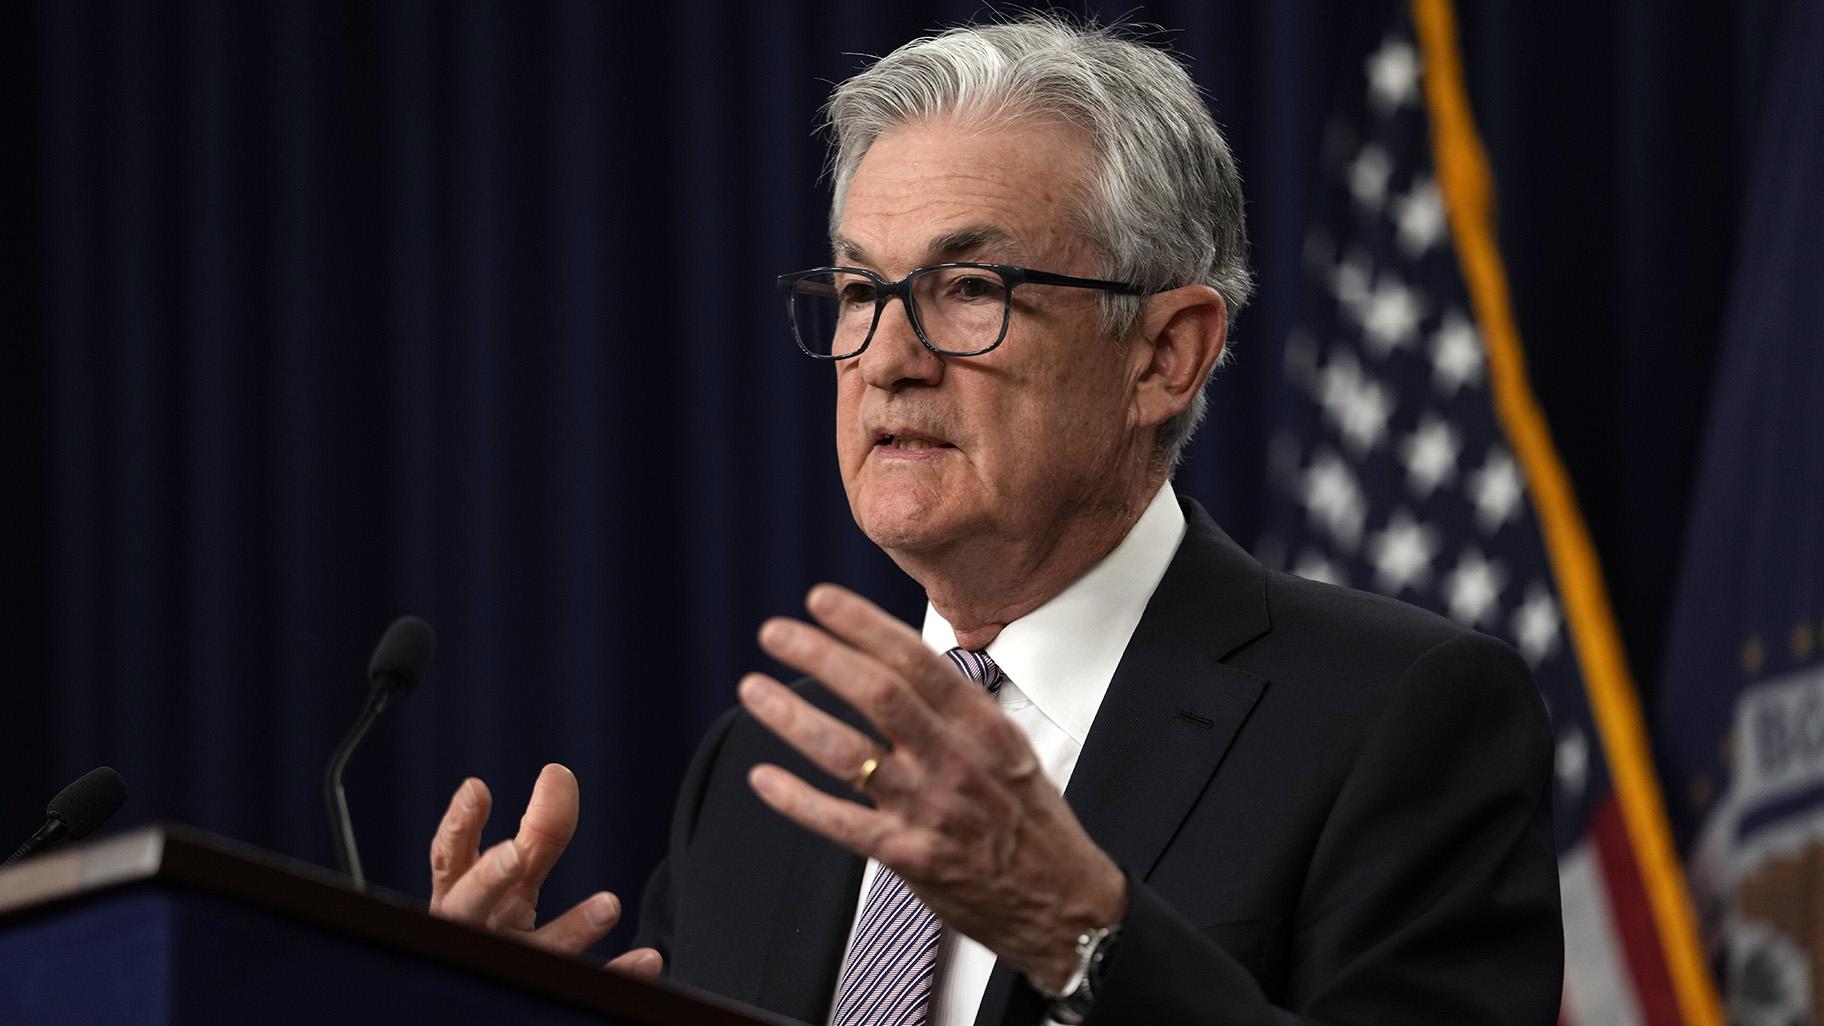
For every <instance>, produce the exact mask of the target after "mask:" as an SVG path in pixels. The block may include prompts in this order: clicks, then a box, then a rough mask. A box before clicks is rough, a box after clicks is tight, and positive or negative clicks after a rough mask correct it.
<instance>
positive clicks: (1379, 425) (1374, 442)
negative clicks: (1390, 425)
mask: <svg viewBox="0 0 1824 1026" xmlns="http://www.w3.org/2000/svg"><path fill="white" fill-rule="evenodd" d="M1318 392H1319V400H1318V401H1319V403H1320V404H1321V405H1322V406H1323V408H1324V411H1325V412H1326V413H1328V414H1329V415H1330V419H1331V420H1332V421H1334V422H1335V423H1336V430H1337V433H1339V434H1341V435H1342V436H1343V440H1344V441H1346V442H1348V443H1349V447H1350V448H1352V449H1354V450H1355V451H1356V452H1358V453H1364V452H1368V451H1369V450H1371V449H1373V448H1374V447H1376V446H1378V445H1380V444H1381V436H1382V435H1383V434H1385V433H1386V431H1387V418H1388V417H1390V416H1392V415H1393V396H1392V395H1390V394H1389V393H1388V391H1387V389H1386V387H1385V386H1383V385H1381V384H1380V383H1378V382H1376V381H1374V380H1373V379H1371V378H1368V377H1367V376H1365V375H1363V374H1362V368H1361V364H1359V363H1357V362H1356V360H1355V357H1354V356H1353V355H1352V354H1350V353H1348V352H1347V351H1345V352H1340V353H1337V354H1336V355H1335V356H1332V357H1331V358H1330V361H1329V362H1328V363H1326V364H1325V365H1324V369H1323V370H1322V371H1320V372H1319V374H1318Z"/></svg>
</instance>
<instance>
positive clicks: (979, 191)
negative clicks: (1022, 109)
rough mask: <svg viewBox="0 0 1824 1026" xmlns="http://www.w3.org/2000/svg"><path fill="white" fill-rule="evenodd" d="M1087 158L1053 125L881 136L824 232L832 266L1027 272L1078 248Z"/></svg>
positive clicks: (958, 127) (928, 127)
mask: <svg viewBox="0 0 1824 1026" xmlns="http://www.w3.org/2000/svg"><path fill="white" fill-rule="evenodd" d="M1091 161H1092V154H1091V152H1090V147H1089V143H1088V139H1087V134H1086V133H1084V132H1083V131H1082V130H1081V129H1079V128H1077V127H1076V126H1075V125H1072V124H1069V123H1067V122H1063V121H1060V120H1058V119H1055V118H1032V117H1027V118H1022V119H1016V120H1011V121H1002V122H999V123H996V124H994V125H977V124H973V123H963V124H958V123H957V122H955V121H953V120H949V119H943V120H935V121H925V122H918V123H914V124H909V125H902V126H899V127H897V128H895V129H893V130H891V131H889V132H885V133H882V134H881V136H880V137H879V138H877V139H876V140H874V143H873V144H872V145H871V146H870V147H869V148H868V151H867V153H866V154H865V155H864V156H863V158H862V160H861V161H860V162H859V163H858V164H857V166H856V169H855V172H854V174H853V175H851V176H850V178H849V180H848V181H847V182H843V183H839V186H840V187H841V188H842V189H843V190H844V192H843V196H842V199H843V205H842V206H840V207H839V208H838V211H839V212H838V219H837V221H836V223H835V224H833V225H832V229H831V232H830V251H831V254H832V255H833V256H834V257H835V258H836V260H837V261H838V262H840V263H846V264H860V265H865V266H870V267H883V266H885V265H886V264H889V263H893V264H899V263H904V262H906V261H916V262H919V263H931V262H942V261H946V260H980V261H984V262H992V263H1011V264H1022V265H1025V264H1030V263H1031V262H1032V261H1034V260H1044V259H1048V258H1054V257H1055V256H1061V255H1063V254H1061V253H1060V252H1059V250H1061V249H1074V248H1076V244H1077V243H1079V242H1081V241H1083V236H1084V232H1083V229H1084V225H1085V223H1086V219H1085V218H1084V216H1083V212H1084V209H1085V206H1086V204H1087V202H1088V201H1089V195H1088V192H1089V181H1090V171H1091Z"/></svg>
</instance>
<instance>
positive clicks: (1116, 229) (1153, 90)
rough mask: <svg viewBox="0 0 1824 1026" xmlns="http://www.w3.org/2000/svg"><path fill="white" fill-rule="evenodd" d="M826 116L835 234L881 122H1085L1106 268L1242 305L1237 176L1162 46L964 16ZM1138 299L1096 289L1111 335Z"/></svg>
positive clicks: (1100, 30)
mask: <svg viewBox="0 0 1824 1026" xmlns="http://www.w3.org/2000/svg"><path fill="white" fill-rule="evenodd" d="M825 114H826V117H827V119H828V126H829V129H830V131H831V133H832V134H833V135H834V137H835V143H836V153H835V158H834V162H833V165H832V173H833V177H834V180H835V198H834V201H833V202H832V204H831V207H830V226H831V231H832V233H834V231H835V230H836V226H837V224H838V223H839V222H840V221H841V219H842V205H843V200H844V198H845V197H846V196H847V194H848V190H849V184H850V182H851V181H852V180H853V179H854V177H855V170H856V168H857V167H859V166H860V164H861V160H862V157H864V156H865V155H866V154H867V152H868V148H869V147H870V146H872V145H873V144H874V141H875V140H876V139H878V138H880V136H882V135H883V134H885V133H887V132H888V131H890V130H892V129H894V128H896V127H899V126H901V125H906V124H911V123H914V122H918V121H924V120H929V119H933V118H938V117H959V118H967V119H970V120H972V121H976V122H978V123H988V122H994V121H1000V120H1007V119H1013V118H1022V117H1054V118H1059V119H1062V120H1064V121H1067V122H1069V123H1071V124H1075V125H1078V126H1080V127H1081V128H1083V129H1084V130H1085V131H1087V132H1088V134H1089V136H1090V138H1091V140H1092V144H1093V145H1094V147H1095V149H1096V156H1097V164H1096V166H1095V169H1094V171H1093V172H1092V174H1091V180H1090V183H1089V196H1088V197H1087V201H1086V203H1085V204H1084V209H1082V210H1080V211H1079V212H1078V219H1079V223H1078V225H1077V228H1078V230H1079V231H1081V232H1082V234H1083V236H1084V238H1086V239H1087V240H1088V241H1089V242H1090V243H1091V244H1092V245H1094V246H1095V247H1096V248H1097V249H1098V250H1099V251H1100V253H1101V256H1102V258H1103V260H1104V261H1105V262H1106V266H1105V267H1103V268H1102V270H1101V271H1100V272H1099V273H1100V274H1102V276H1104V277H1107V278H1113V279H1117V280H1120V281H1127V282H1132V283H1134V284H1136V285H1140V286H1142V287H1144V288H1146V289H1147V290H1149V291H1152V290H1158V289H1168V288H1176V287H1178V286H1181V285H1188V284H1192V283H1197V282H1201V283H1203V284H1206V285H1209V286H1211V287H1213V288H1214V289H1215V290H1216V291H1217V292H1218V293H1220V294H1221V296H1222V298H1223V301H1224V302H1225V303H1226V304H1227V305H1228V312H1229V318H1230V320H1231V322H1232V321H1233V319H1234V317H1235V315H1236V314H1238V313H1240V312H1241V309H1242V307H1243V306H1246V305H1247V302H1248V295H1249V293H1251V292H1252V291H1253V287H1254V283H1253V276H1252V275H1251V274H1250V273H1249V271H1248V236H1247V227H1246V225H1245V224H1244V223H1243V221H1242V199H1241V176H1240V173H1239V172H1238V171H1237V170H1236V168H1235V158H1234V157H1233V156H1231V155H1230V153H1229V146H1228V143H1227V142H1225V141H1224V140H1223V137H1222V132H1221V130H1220V129H1218V128H1217V127H1216V122H1215V120H1214V119H1213V118H1212V117H1211V116H1210V111H1209V108H1208V107H1206V106H1205V105H1204V102H1203V98H1202V96H1201V95H1200V94H1199V92H1198V89H1197V86H1196V84H1195V83H1193V82H1192V81H1191V77H1190V75H1189V74H1187V73H1186V72H1185V70H1184V68H1183V67H1182V66H1181V65H1180V64H1179V63H1178V62H1177V60H1175V59H1174V58H1173V57H1172V55H1171V54H1169V53H1167V52H1166V51H1164V50H1160V49H1157V48H1155V47H1152V46H1147V45H1144V44H1142V43H1140V42H1137V41H1135V40H1134V39H1132V38H1128V36H1127V35H1125V34H1123V33H1122V32H1120V31H1118V30H1116V29H1112V28H1106V27H1100V26H1097V25H1095V24H1093V23H1090V24H1085V25H1080V26H1079V25H1075V24H1072V23H1070V22H1067V21H1064V20H1062V19H1061V18H1058V17H1055V16H1050V15H1033V16H1029V17H1025V18H1022V19H1020V20H1018V21H1013V22H1008V23H1003V24H995V25H970V26H962V27H958V28H952V29H948V30H946V31H944V32H940V33H938V34H936V35H932V36H926V37H924V38H922V39H915V40H913V41H912V42H910V43H907V44H905V45H904V46H901V47H900V48H899V49H897V50H894V51H893V52H892V53H890V54H888V55H887V56H885V57H882V58H881V59H880V60H878V61H876V62H874V64H873V65H871V66H870V67H868V68H867V69H866V70H864V71H862V72H860V73H859V74H857V75H855V76H854V77H853V78H850V79H849V80H848V81H846V82H843V83H842V84H841V85H839V86H837V87H836V90H835V92H833V93H832V94H831V95H830V101H829V105H828V107H827V109H826V112H825ZM1144 301H1145V300H1144V297H1141V296H1123V295H1116V294H1113V293H1105V294H1104V297H1103V300H1102V302H1103V321H1104V325H1105V327H1106V329H1107V331H1108V332H1109V334H1110V335H1112V336H1114V337H1115V338H1117V339H1121V338H1125V337H1126V336H1127V334H1128V333H1129V332H1130V331H1131V330H1132V329H1133V327H1134V325H1135V323H1136V322H1137V321H1138V319H1139V315H1140V309H1141V306H1142V304H1143V303H1144ZM1225 355H1226V354H1225ZM1206 383H1207V382H1206ZM1207 405H1208V404H1207V400H1206V399H1205V397H1204V390H1203V388H1202V387H1201V386H1200V387H1199V388H1198V390H1197V392H1196V395H1195V396H1194V398H1193V399H1192V401H1191V404H1190V406H1189V407H1187V408H1186V409H1184V410H1182V411H1180V412H1179V413H1177V414H1176V415H1174V416H1173V417H1172V418H1171V419H1170V420H1168V421H1166V422H1165V423H1164V424H1162V425H1160V429H1159V435H1158V439H1157V446H1156V448H1155V456H1156V457H1157V458H1158V459H1159V460H1161V461H1162V462H1163V464H1164V465H1165V466H1166V467H1175V466H1176V465H1177V463H1178V460H1179V457H1180V456H1181V455H1182V453H1183V451H1184V446H1185V444H1186V443H1187V442H1189V441H1190V439H1191V435H1192V434H1193V433H1194V432H1195V431H1196V430H1197V425H1198V424H1199V423H1200V422H1201V421H1202V420H1203V416H1204V411H1205V409H1206V407H1207Z"/></svg>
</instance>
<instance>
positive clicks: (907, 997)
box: [830, 648, 1006, 1026]
mask: <svg viewBox="0 0 1824 1026" xmlns="http://www.w3.org/2000/svg"><path fill="white" fill-rule="evenodd" d="M945 654H946V655H948V656H949V657H950V661H951V662H952V663H954V664H955V665H956V668H957V670H958V671H960V672H961V673H962V675H963V676H965V677H968V678H969V679H970V680H972V681H975V682H976V683H977V684H979V685H981V686H982V688H983V690H985V691H987V692H988V693H989V694H991V695H992V694H996V693H998V692H999V691H1000V690H1001V682H1002V681H1003V680H1005V679H1006V678H1005V675H1004V674H1002V673H1001V668H1000V667H999V666H996V665H995V664H994V660H993V659H990V658H988V653H986V652H971V651H969V650H967V649H963V648H953V649H951V650H950V651H949V652H947V653H945ZM943 933H944V927H943V924H942V923H940V922H938V921H937V916H936V915H933V914H932V912H931V910H930V909H928V908H926V907H925V903H924V902H922V901H920V900H918V896H917V895H915V894H913V893H912V889H911V888H910V887H907V886H906V882H905V881H904V880H901V879H900V878H899V874H897V873H895V872H893V871H892V870H890V869H888V868H887V867H885V866H880V867H878V868H877V869H876V870H875V873H874V885H873V886H872V887H870V888H869V889H868V900H867V903H866V904H865V905H863V906H862V910H861V918H860V919H858V920H856V923H855V939H854V940H852V941H850V942H849V957H848V958H847V959H846V960H845V961H844V962H843V966H842V982H841V983H840V984H838V985H837V987H836V1010H835V1012H834V1013H833V1014H832V1015H831V1016H830V1026H923V1024H924V1023H925V1022H926V1021H927V1020H928V1018H929V1013H930V1006H931V984H932V981H933V978H934V976H935V975H936V973H937V946H938V943H939V941H941V940H942V939H943Z"/></svg>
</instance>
